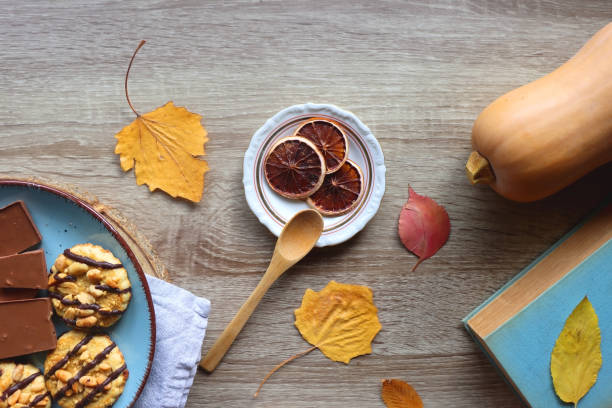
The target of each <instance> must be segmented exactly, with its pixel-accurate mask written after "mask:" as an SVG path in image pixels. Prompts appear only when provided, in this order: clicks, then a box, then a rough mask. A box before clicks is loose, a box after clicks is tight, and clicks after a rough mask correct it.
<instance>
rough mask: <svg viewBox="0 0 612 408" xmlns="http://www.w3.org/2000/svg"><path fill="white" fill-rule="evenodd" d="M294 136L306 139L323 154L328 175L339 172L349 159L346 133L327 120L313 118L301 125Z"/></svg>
mask: <svg viewBox="0 0 612 408" xmlns="http://www.w3.org/2000/svg"><path fill="white" fill-rule="evenodd" d="M294 136H301V137H305V138H306V139H308V140H310V141H311V142H312V143H314V145H315V146H316V147H317V149H319V151H320V152H321V153H323V157H324V158H325V166H326V167H327V174H329V173H333V172H335V171H337V170H338V169H339V168H340V167H341V166H342V165H343V164H344V162H345V161H346V159H347V157H348V139H347V138H346V135H345V134H344V131H343V130H342V129H341V128H340V126H338V125H337V124H335V123H334V122H332V121H329V120H327V119H321V118H313V119H309V120H307V121H306V122H303V123H301V124H300V126H299V127H298V128H297V130H296V131H295V133H294Z"/></svg>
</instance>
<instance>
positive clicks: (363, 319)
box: [295, 281, 382, 364]
mask: <svg viewBox="0 0 612 408" xmlns="http://www.w3.org/2000/svg"><path fill="white" fill-rule="evenodd" d="M372 298H373V296H372V291H371V290H370V288H367V287H365V286H359V285H347V284H343V283H338V282H334V281H331V282H329V283H328V284H327V286H326V287H325V288H323V290H321V291H320V292H315V291H313V290H312V289H308V290H306V293H305V294H304V298H303V299H302V306H301V307H300V308H299V309H297V310H296V311H295V326H296V327H297V328H298V330H299V331H300V333H301V334H302V337H304V339H305V340H306V341H307V342H309V343H310V344H312V345H313V346H315V347H317V348H318V349H319V350H321V352H322V353H323V354H325V356H326V357H328V358H330V359H331V360H334V361H341V362H343V363H345V364H348V363H349V361H351V359H352V358H354V357H357V356H360V355H362V354H370V353H371V352H372V345H371V343H372V340H374V337H375V336H376V334H377V333H378V332H379V331H380V329H381V328H382V326H381V324H380V322H379V321H378V316H377V311H378V310H377V309H376V306H374V303H373V301H372Z"/></svg>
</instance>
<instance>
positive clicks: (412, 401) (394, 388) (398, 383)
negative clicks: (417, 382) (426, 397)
mask: <svg viewBox="0 0 612 408" xmlns="http://www.w3.org/2000/svg"><path fill="white" fill-rule="evenodd" d="M381 397H382V399H383V401H384V402H385V405H386V406H387V408H423V401H421V397H419V394H417V392H416V391H415V390H414V388H412V385H410V384H408V383H407V382H405V381H402V380H396V379H392V380H383V381H382V391H381Z"/></svg>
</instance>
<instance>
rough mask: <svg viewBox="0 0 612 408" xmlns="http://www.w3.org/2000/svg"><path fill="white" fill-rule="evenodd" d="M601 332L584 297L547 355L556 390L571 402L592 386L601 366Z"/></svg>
mask: <svg viewBox="0 0 612 408" xmlns="http://www.w3.org/2000/svg"><path fill="white" fill-rule="evenodd" d="M600 345H601V333H600V330H599V325H598V319H597V314H596V313H595V309H593V306H592V305H591V302H589V299H588V298H587V297H586V296H585V297H584V299H582V301H581V302H580V303H579V304H578V306H576V308H575V309H574V311H573V312H572V314H571V315H570V316H569V317H568V318H567V320H566V321H565V326H564V327H563V330H562V331H561V334H560V335H559V338H558V339H557V342H556V343H555V347H554V348H553V351H552V355H551V357H550V373H551V375H552V380H553V384H554V386H555V391H556V392H557V395H558V396H559V398H561V400H562V401H564V402H571V403H573V404H574V405H577V404H578V401H579V400H580V399H581V398H582V397H584V396H585V394H586V393H587V392H588V391H589V389H591V387H592V386H593V384H595V381H597V374H598V372H599V369H600V368H601V348H600Z"/></svg>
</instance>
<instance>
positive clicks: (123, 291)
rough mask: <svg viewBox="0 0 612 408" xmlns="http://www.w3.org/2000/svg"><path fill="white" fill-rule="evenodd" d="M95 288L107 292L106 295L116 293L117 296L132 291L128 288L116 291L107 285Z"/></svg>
mask: <svg viewBox="0 0 612 408" xmlns="http://www.w3.org/2000/svg"><path fill="white" fill-rule="evenodd" d="M95 288H96V289H98V290H103V291H105V292H108V293H116V294H119V295H120V294H122V293H128V292H131V291H132V288H131V287H130V288H125V289H117V288H113V287H111V286H108V285H96V286H95Z"/></svg>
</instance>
